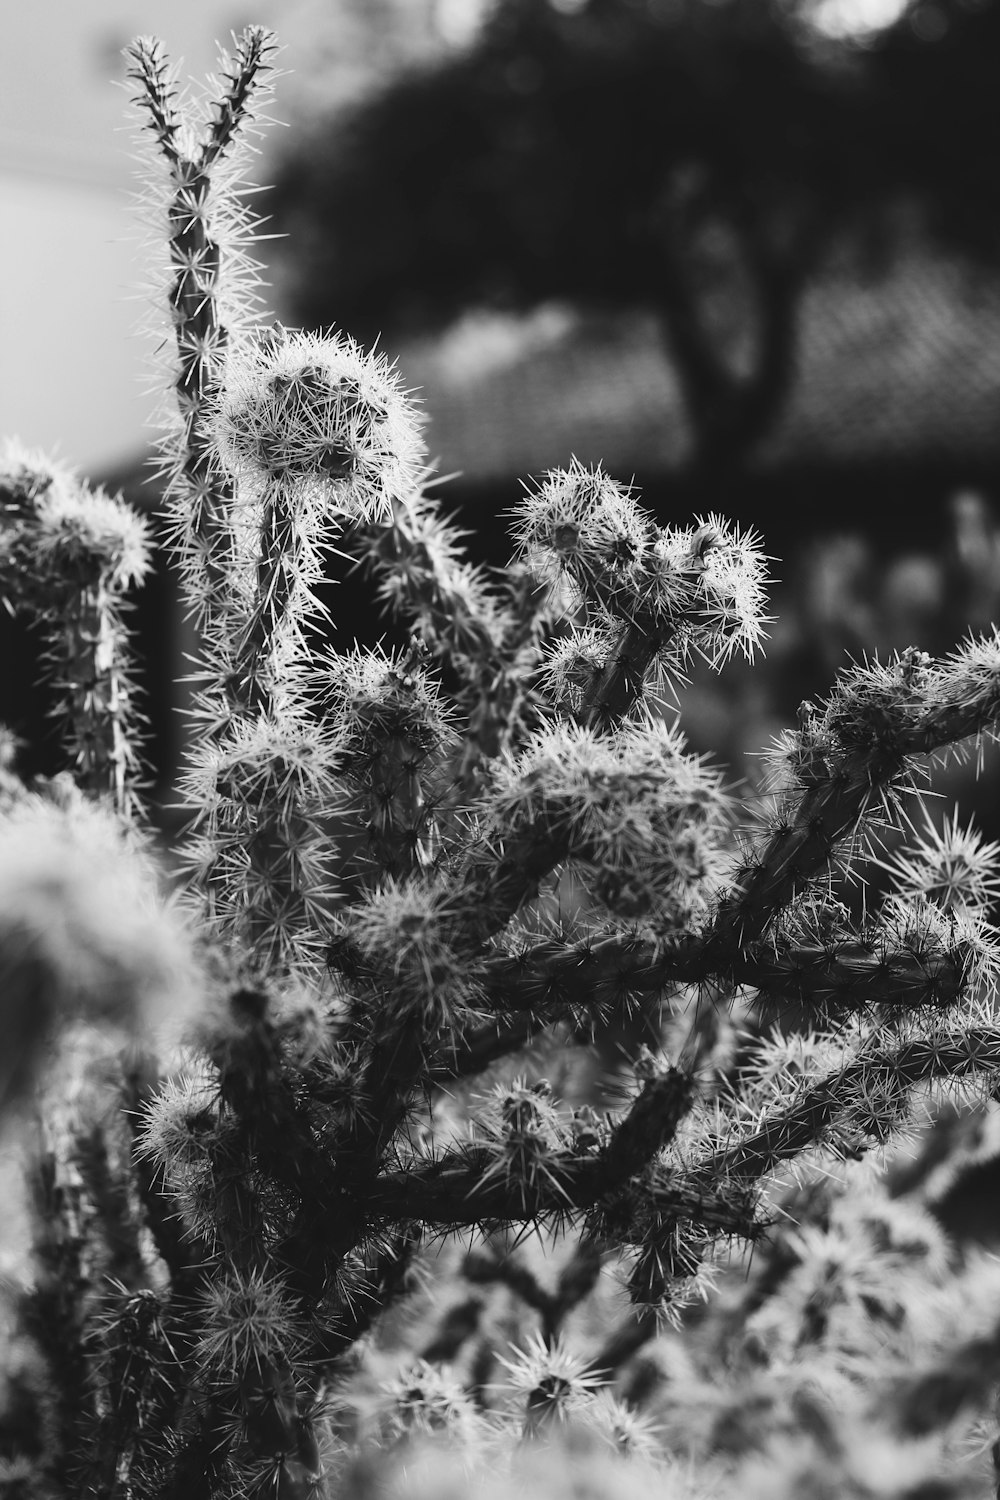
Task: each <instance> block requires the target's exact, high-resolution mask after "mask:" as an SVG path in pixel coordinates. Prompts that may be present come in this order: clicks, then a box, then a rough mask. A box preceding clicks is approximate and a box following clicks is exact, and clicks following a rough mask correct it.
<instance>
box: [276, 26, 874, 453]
mask: <svg viewBox="0 0 1000 1500" xmlns="http://www.w3.org/2000/svg"><path fill="white" fill-rule="evenodd" d="M861 103H862V101H861V99H860V96H859V92H858V89H857V87H856V78H855V74H854V71H853V70H851V69H849V68H848V69H841V70H840V71H839V72H838V71H836V70H832V69H822V68H819V67H817V66H816V65H815V64H814V63H812V62H811V61H810V59H809V58H808V57H807V55H806V53H805V52H804V51H803V49H802V48H801V47H800V46H799V44H798V42H797V39H796V36H795V34H794V32H793V29H792V28H791V27H790V26H789V25H788V24H787V23H786V22H785V21H783V20H781V19H779V18H778V16H777V14H776V12H774V11H773V10H772V9H771V8H770V7H768V6H767V5H765V4H762V3H757V0H730V3H729V4H727V5H724V6H718V5H715V4H712V3H711V0H681V3H673V0H672V3H670V4H663V3H653V0H650V3H645V0H589V3H585V4H582V5H580V4H576V5H574V6H573V7H568V6H567V5H566V3H565V0H562V3H561V4H560V5H559V6H555V5H553V4H551V3H549V0H500V3H498V4H496V6H495V8H494V10H493V13H492V15H491V18H490V20H489V22H488V24H487V25H486V26H485V28H484V30H483V33H482V36H481V39H480V41H479V43H478V44H477V45H476V46H475V47H473V48H472V49H471V50H469V51H468V52H466V53H465V54H464V55H461V56H458V57H455V58H453V59H450V60H448V61H446V62H444V63H443V64H442V65H440V66H437V67H435V68H432V69H423V70H419V71H413V72H412V73H410V74H409V75H408V76H405V77H403V78H401V79H399V80H397V81H396V82H394V83H393V84H392V85H391V86H390V87H387V88H386V89H384V90H383V91H382V92H381V93H380V94H379V95H378V97H376V98H375V99H374V100H372V101H371V102H370V103H369V104H368V105H367V106H366V107H364V108H362V109H360V110H358V111H356V112H355V113H354V114H353V116H352V117H351V118H349V119H346V120H345V119H344V118H343V116H341V117H339V118H338V120H337V123H336V127H335V130H334V131H333V132H331V130H330V129H329V127H328V126H325V125H324V124H322V123H321V124H320V125H319V126H318V127H316V129H315V130H314V131H312V132H310V133H309V134H307V135H306V136H304V137H303V136H300V137H299V139H298V141H297V142H296V149H295V150H294V151H293V153H291V154H290V155H289V156H288V157H287V159H286V161H285V162H284V164H283V168H282V170H281V172H280V175H279V182H278V188H277V199H276V207H277V214H278V218H279V221H280V223H281V227H283V228H286V227H289V225H290V224H291V223H292V221H294V239H295V243H296V244H297V246H299V247H301V246H303V244H304V245H305V250H304V251H300V253H301V255H302V258H301V260H300V263H299V266H298V270H297V274H296V276H295V281H294V296H295V301H296V315H297V316H298V317H300V318H301V319H302V321H304V322H306V323H311V324H322V323H327V322H331V321H335V322H338V323H340V324H341V325H343V326H346V327H347V328H348V329H349V330H350V331H351V332H353V333H355V334H356V335H358V336H359V337H362V338H367V337H371V336H372V335H373V334H375V333H378V332H380V331H385V330H386V329H387V328H391V329H392V332H393V334H394V335H395V334H398V333H400V332H404V331H407V330H412V329H414V328H427V327H437V326H441V325H442V324H443V323H445V322H447V321H449V320H450V319H451V318H453V317H455V316H457V315H458V314H460V313H461V312H462V311H463V310H464V309H465V308H467V307H469V306H473V305H483V304H486V305H491V306H495V307H496V306H499V307H506V308H524V307H529V306H531V305H534V304H537V303H539V302H542V301H545V300H549V299H558V300H563V301H568V302H571V303H576V304H580V305H595V304H596V305H599V306H605V307H607V306H612V307H641V308H644V309H651V310H652V311H654V312H655V314H656V315H657V317H658V319H659V321H660V325H661V327H662V329H663V333H664V337H665V341H666V344H667V349H668V352H669V355H670V357H671V359H672V361H673V363H674V365H675V367H676V369H677V372H678V375H679V377H680V381H681V386H682V391H683V395H684V399H685V402H686V406H687V411H688V415H689V419H690V426H691V432H692V440H693V448H694V454H695V457H696V458H697V459H698V460H699V461H701V462H714V463H718V462H720V461H721V462H733V461H735V460H738V459H739V458H740V457H741V456H742V455H743V453H745V452H746V451H747V450H748V449H749V448H750V447H751V446H752V445H753V443H754V442H756V441H757V440H758V439H759V438H760V437H762V436H763V435H764V434H765V433H766V432H767V430H768V429H769V427H770V426H771V425H772V424H773V422H774V420H775V418H776V417H777V415H778V413H779V412H780V410H781V406H782V403H783V401H784V399H785V396H786V395H787V391H788V387H789V384H790V382H791V380H792V378H793V375H794V348H795V309H796V305H797V301H798V298H799V295H800V291H801V288H802V285H803V282H804V280H805V278H806V277H807V276H808V274H809V272H810V270H811V269H812V267H813V266H814V264H815V260H816V256H817V254H818V253H819V251H820V250H821V249H822V247H823V246H824V244H825V243H826V238H827V229H828V214H827V212H826V207H827V204H828V202H829V200H830V198H831V196H834V197H836V196H840V197H843V196H844V195H845V193H846V192H847V191H848V183H847V182H846V181H840V180H839V179H840V178H842V177H844V176H845V174H848V173H849V172H850V154H849V153H847V154H846V155H845V152H844V150H843V141H842V138H839V137H838V130H839V131H842V130H843V122H844V119H845V116H848V117H849V116H850V114H851V110H852V107H855V108H859V107H860V106H861Z"/></svg>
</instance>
